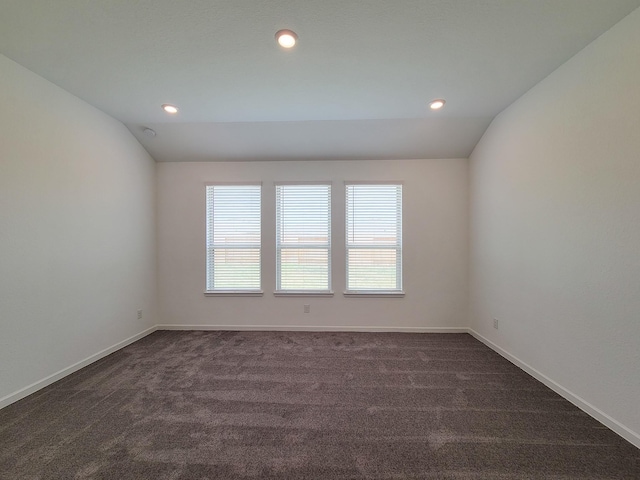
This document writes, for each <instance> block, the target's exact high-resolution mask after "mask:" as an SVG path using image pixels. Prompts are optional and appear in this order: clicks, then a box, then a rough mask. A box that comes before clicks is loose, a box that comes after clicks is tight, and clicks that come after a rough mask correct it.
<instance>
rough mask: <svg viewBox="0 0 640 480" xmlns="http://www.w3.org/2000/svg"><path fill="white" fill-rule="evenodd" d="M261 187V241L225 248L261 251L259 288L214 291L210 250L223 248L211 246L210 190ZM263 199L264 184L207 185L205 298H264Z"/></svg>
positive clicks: (217, 289)
mask: <svg viewBox="0 0 640 480" xmlns="http://www.w3.org/2000/svg"><path fill="white" fill-rule="evenodd" d="M251 186H254V187H259V192H260V195H259V197H260V201H259V204H258V207H259V213H258V218H259V225H260V241H259V243H258V244H256V245H248V244H247V245H242V246H241V247H234V246H225V247H224V248H226V249H232V250H233V249H238V250H240V249H246V248H258V249H259V254H258V258H259V261H258V272H259V287H258V288H256V289H253V288H252V289H242V288H214V289H209V286H210V285H209V274H210V268H213V267H214V265H215V264H214V265H210V263H209V262H210V258H212V255H210V250H211V249H213V250H215V248H221V246H218V247H216V246H215V244H213V245H212V244H211V243H210V238H213V231H214V230H213V229H214V224H213V223H212V224H210V223H209V222H210V219H213V212H212V213H211V215H209V189H210V188H213V189H215V187H251ZM263 198H264V189H263V188H262V182H210V183H205V291H204V295H205V296H234V297H235V296H240V297H241V296H245V297H260V296H263V294H264V291H263V289H262V285H263V279H262V270H263V269H262V263H263V256H262V251H263V246H264V242H263V235H264V231H263V230H264V229H263V225H262V214H263V212H262V204H263Z"/></svg>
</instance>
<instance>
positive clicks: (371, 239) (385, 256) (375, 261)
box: [346, 183, 402, 292]
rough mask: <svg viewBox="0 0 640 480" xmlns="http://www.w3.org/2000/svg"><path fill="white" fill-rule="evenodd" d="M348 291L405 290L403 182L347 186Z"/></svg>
mask: <svg viewBox="0 0 640 480" xmlns="http://www.w3.org/2000/svg"><path fill="white" fill-rule="evenodd" d="M346 240H347V244H346V249H347V291H365V292H366V291H390V292H391V291H401V290H402V185H401V184H379V185H378V184H376V185H373V184H357V183H356V184H347V185H346Z"/></svg>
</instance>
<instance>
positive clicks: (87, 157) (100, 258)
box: [0, 56, 156, 403]
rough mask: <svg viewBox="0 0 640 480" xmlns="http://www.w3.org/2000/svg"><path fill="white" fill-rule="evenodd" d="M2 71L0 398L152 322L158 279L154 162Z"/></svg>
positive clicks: (3, 61)
mask: <svg viewBox="0 0 640 480" xmlns="http://www.w3.org/2000/svg"><path fill="white" fill-rule="evenodd" d="M0 72H2V73H1V74H0V105H1V108H0V400H1V399H2V397H5V396H7V395H9V394H12V393H14V392H16V391H17V390H20V389H22V388H24V387H26V386H28V385H30V384H32V383H34V382H37V381H39V380H41V379H43V378H44V377H47V376H49V375H51V374H53V373H55V372H57V371H59V370H61V369H63V368H66V367H69V366H70V365H72V364H74V363H76V362H79V361H81V360H83V359H85V358H87V357H89V356H90V355H94V354H96V353H97V352H99V351H100V350H103V349H105V348H107V347H110V346H112V345H114V344H116V343H118V342H121V341H122V340H124V339H126V338H128V337H130V336H132V335H134V334H137V333H139V332H141V331H143V330H144V329H146V328H148V327H150V326H151V325H153V324H154V323H156V322H155V318H154V316H155V315H154V310H155V283H156V281H155V213H154V212H155V206H154V200H155V199H154V192H155V165H154V163H153V161H152V160H151V158H150V157H149V155H148V154H147V153H146V152H145V151H144V150H143V149H142V147H141V146H140V145H139V144H138V142H137V141H136V140H135V139H134V138H133V137H132V135H131V134H130V133H129V131H128V130H127V129H126V128H125V127H124V126H123V125H122V124H121V123H119V122H117V121H115V120H113V119H112V118H111V117H108V116H107V115H105V114H103V113H102V112H100V111H98V110H96V109H95V108H93V107H91V106H89V105H88V104H86V103H84V102H83V101H81V100H79V99H78V98H76V97H74V96H72V95H70V94H68V93H67V92H65V91H63V90H61V89H60V88H58V87H56V86H55V85H53V84H51V83H49V82H47V81H46V80H43V79H42V78H41V77H38V76H37V75H35V74H33V73H31V72H29V71H28V70H26V69H24V68H23V67H21V66H19V65H17V64H16V63H14V62H12V61H11V60H9V59H7V58H6V57H4V56H0ZM138 308H141V309H143V319H142V320H138V319H137V315H136V313H137V312H136V311H137V309H138ZM0 403H1V402H0Z"/></svg>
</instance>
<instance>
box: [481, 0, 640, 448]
mask: <svg viewBox="0 0 640 480" xmlns="http://www.w3.org/2000/svg"><path fill="white" fill-rule="evenodd" d="M639 59H640V10H639V11H635V12H634V13H632V14H631V15H630V16H629V17H627V18H626V19H624V20H623V21H622V22H621V23H619V24H618V25H616V26H615V27H613V29H611V30H610V31H608V32H607V33H605V34H604V35H603V36H601V37H600V38H599V39H598V40H596V41H595V42H593V43H592V44H591V45H589V46H588V47H587V48H585V49H584V50H583V51H582V52H581V53H579V54H578V55H576V56H575V57H574V58H573V59H571V60H570V61H569V62H568V63H566V64H565V65H563V66H562V67H561V68H559V69H558V70H557V71H555V72H554V73H553V74H551V75H550V76H549V77H548V78H547V79H546V80H544V81H543V82H541V83H540V84H538V85H537V86H536V87H534V88H533V89H532V90H531V91H530V92H529V93H528V94H526V95H525V96H524V97H522V98H521V99H520V100H518V101H517V102H516V103H515V104H513V105H512V106H511V107H509V108H508V109H507V110H506V111H504V112H503V113H502V114H501V115H499V116H498V117H497V118H496V119H495V120H494V122H493V124H492V125H491V126H490V128H489V130H488V131H487V133H486V134H485V135H484V137H483V138H482V140H481V141H480V143H479V144H478V146H477V147H476V149H475V151H474V153H473V155H472V156H471V160H470V163H471V177H470V178H471V182H470V183H471V281H470V289H471V302H470V303H471V323H472V327H473V328H474V329H475V330H476V331H477V332H479V333H480V334H481V335H483V336H485V337H487V338H488V339H489V340H491V341H492V342H494V343H495V344H497V345H498V346H499V347H501V348H503V349H504V350H506V351H507V352H509V353H511V354H513V355H515V356H516V357H518V358H519V359H520V360H522V361H524V362H526V363H528V364H529V365H530V366H531V367H533V368H535V369H537V370H538V371H539V372H541V373H542V374H544V375H546V376H547V377H549V378H550V379H552V380H553V381H555V382H557V383H558V384H560V385H562V386H563V387H564V388H566V389H567V390H568V391H569V392H572V393H573V394H574V395H576V396H577V397H579V398H581V399H582V400H583V401H584V402H586V404H590V405H591V406H593V407H594V408H595V409H596V410H600V411H601V412H602V413H603V414H604V415H605V416H606V415H608V416H610V417H611V420H612V422H614V423H615V422H618V424H620V428H618V431H621V432H625V431H626V433H627V434H628V435H627V437H628V438H631V437H633V436H634V435H635V437H634V438H635V439H636V440H637V442H636V443H637V444H640V436H638V434H639V433H640V408H639V407H638V405H639V404H640V373H639V372H640V113H639V112H640V89H639V88H638V85H640V60H639ZM494 317H495V318H498V320H499V330H495V329H493V328H492V319H493V318H494ZM627 430H628V431H627ZM634 432H635V433H634ZM636 440H634V441H636Z"/></svg>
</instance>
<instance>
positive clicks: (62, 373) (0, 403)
mask: <svg viewBox="0 0 640 480" xmlns="http://www.w3.org/2000/svg"><path fill="white" fill-rule="evenodd" d="M155 331H156V327H151V328H148V329H146V330H145V331H143V332H140V333H138V334H136V335H133V336H132V337H129V338H127V339H126V340H123V341H121V342H118V343H116V344H115V345H112V346H110V347H108V348H105V349H104V350H101V351H99V352H98V353H95V354H93V355H91V356H90V357H87V358H85V359H84V360H81V361H79V362H77V363H74V364H73V365H70V366H68V367H66V368H63V369H62V370H59V371H57V372H56V373H54V374H51V375H49V376H48V377H45V378H43V379H42V380H38V381H37V382H35V383H32V384H31V385H27V386H26V387H24V388H21V389H20V390H18V391H17V392H14V393H10V394H9V395H6V396H4V397H2V398H0V408H4V407H6V406H7V405H11V404H12V403H14V402H17V401H18V400H20V399H22V398H24V397H27V396H29V395H31V394H32V393H35V392H37V391H38V390H40V389H42V388H44V387H46V386H47V385H51V384H52V383H53V382H57V381H58V380H60V379H62V378H64V377H66V376H67V375H71V374H72V373H73V372H76V371H78V370H80V369H81V368H84V367H86V366H87V365H90V364H92V363H93V362H96V361H98V360H100V359H101V358H104V357H106V356H107V355H110V354H112V353H113V352H115V351H117V350H120V349H121V348H124V347H126V346H127V345H129V344H131V343H133V342H136V341H138V340H140V339H141V338H143V337H146V336H147V335H149V334H150V333H153V332H155Z"/></svg>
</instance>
